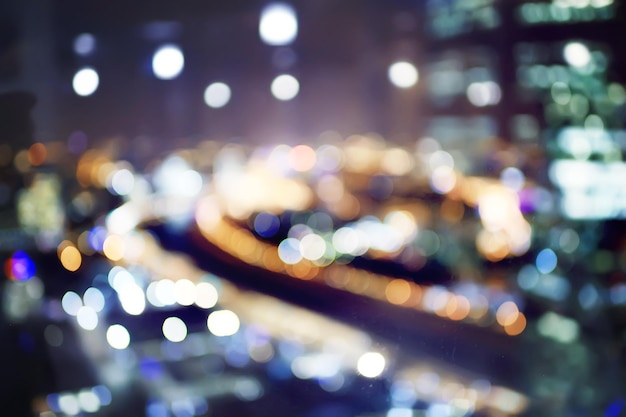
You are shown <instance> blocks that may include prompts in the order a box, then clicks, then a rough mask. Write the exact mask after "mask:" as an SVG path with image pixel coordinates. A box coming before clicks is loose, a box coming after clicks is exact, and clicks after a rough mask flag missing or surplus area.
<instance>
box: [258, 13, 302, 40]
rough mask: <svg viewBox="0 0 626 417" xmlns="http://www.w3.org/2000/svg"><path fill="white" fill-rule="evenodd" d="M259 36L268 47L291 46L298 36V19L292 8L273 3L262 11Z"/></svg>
mask: <svg viewBox="0 0 626 417" xmlns="http://www.w3.org/2000/svg"><path fill="white" fill-rule="evenodd" d="M259 36H260V37H261V40H262V41H263V42H265V43H266V44H268V45H276V46H278V45H289V44H290V43H292V42H293V41H294V40H295V39H296V36H298V19H297V17H296V12H295V10H294V9H293V7H292V6H290V5H289V4H285V3H271V4H269V5H267V6H265V8H263V10H262V11H261V18H260V20H259Z"/></svg>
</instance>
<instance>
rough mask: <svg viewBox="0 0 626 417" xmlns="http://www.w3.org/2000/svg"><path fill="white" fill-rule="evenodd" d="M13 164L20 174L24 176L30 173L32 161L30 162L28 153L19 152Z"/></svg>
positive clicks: (24, 151)
mask: <svg viewBox="0 0 626 417" xmlns="http://www.w3.org/2000/svg"><path fill="white" fill-rule="evenodd" d="M13 164H14V165H15V169H17V170H18V171H19V172H20V173H22V174H24V173H26V172H28V170H29V169H30V167H31V165H30V161H29V160H28V151H26V150H21V151H19V152H18V153H17V154H16V155H15V158H14V159H13Z"/></svg>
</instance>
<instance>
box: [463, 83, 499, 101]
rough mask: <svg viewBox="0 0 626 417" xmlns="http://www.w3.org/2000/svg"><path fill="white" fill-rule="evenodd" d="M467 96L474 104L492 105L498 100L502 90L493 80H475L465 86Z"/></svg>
mask: <svg viewBox="0 0 626 417" xmlns="http://www.w3.org/2000/svg"><path fill="white" fill-rule="evenodd" d="M467 98H468V100H469V101H470V103H472V104H473V105H474V106H477V107H484V106H493V105H495V104H498V103H499V102H500V99H501V98H502V91H501V90H500V86H499V85H498V84H497V83H495V82H493V81H485V82H475V83H471V84H470V85H469V86H468V87H467Z"/></svg>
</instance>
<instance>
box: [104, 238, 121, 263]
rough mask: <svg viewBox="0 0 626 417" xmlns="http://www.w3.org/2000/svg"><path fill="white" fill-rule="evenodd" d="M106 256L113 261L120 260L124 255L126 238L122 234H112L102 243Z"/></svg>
mask: <svg viewBox="0 0 626 417" xmlns="http://www.w3.org/2000/svg"><path fill="white" fill-rule="evenodd" d="M102 251H103V252H104V256H106V257H107V258H109V259H110V260H112V261H119V260H120V259H122V257H123V256H124V240H123V239H122V237H121V236H118V235H110V236H108V237H107V238H106V239H105V240H104V244H103V245H102Z"/></svg>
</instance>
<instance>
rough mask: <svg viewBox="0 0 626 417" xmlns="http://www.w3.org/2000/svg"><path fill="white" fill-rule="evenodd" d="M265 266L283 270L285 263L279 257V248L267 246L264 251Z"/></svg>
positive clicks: (272, 269) (274, 269) (276, 270)
mask: <svg viewBox="0 0 626 417" xmlns="http://www.w3.org/2000/svg"><path fill="white" fill-rule="evenodd" d="M262 262H263V267H264V268H265V269H269V270H270V271H274V272H278V271H282V269H283V263H282V261H281V260H280V258H279V257H278V250H277V249H276V248H275V247H271V246H270V247H267V248H266V249H265V252H264V253H263V259H262Z"/></svg>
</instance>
